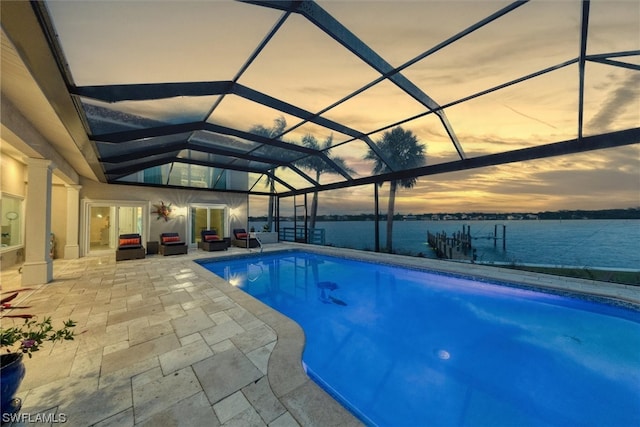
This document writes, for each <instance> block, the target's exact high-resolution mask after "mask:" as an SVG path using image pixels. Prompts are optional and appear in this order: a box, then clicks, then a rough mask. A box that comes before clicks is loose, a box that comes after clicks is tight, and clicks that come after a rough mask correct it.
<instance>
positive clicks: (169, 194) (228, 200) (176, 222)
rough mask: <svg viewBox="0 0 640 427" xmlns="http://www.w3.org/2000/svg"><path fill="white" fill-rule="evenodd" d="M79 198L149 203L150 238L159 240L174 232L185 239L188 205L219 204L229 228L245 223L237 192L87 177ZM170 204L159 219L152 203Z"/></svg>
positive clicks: (243, 200) (242, 197) (243, 204)
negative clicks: (225, 210)
mask: <svg viewBox="0 0 640 427" xmlns="http://www.w3.org/2000/svg"><path fill="white" fill-rule="evenodd" d="M81 185H82V189H81V190H80V199H81V200H95V201H98V200H100V201H103V200H104V201H106V200H114V201H122V202H126V201H136V202H146V203H148V204H149V215H150V218H149V235H148V239H149V240H158V239H159V237H160V234H161V233H165V232H176V233H180V235H181V236H184V237H185V238H186V236H187V232H188V224H187V213H188V212H187V210H188V207H189V205H191V204H221V205H226V206H228V207H229V211H230V218H229V228H230V229H231V230H232V229H234V228H239V227H241V228H245V227H246V226H247V206H246V204H247V196H246V195H243V194H236V193H226V192H218V191H203V190H189V189H174V188H161V187H144V186H134V185H118V184H103V183H99V182H95V181H90V180H86V179H85V180H82V181H81ZM160 202H164V203H165V205H169V204H171V208H172V213H171V216H170V217H169V218H170V219H169V220H168V221H165V220H164V219H158V215H157V214H156V213H154V211H155V207H154V205H160Z"/></svg>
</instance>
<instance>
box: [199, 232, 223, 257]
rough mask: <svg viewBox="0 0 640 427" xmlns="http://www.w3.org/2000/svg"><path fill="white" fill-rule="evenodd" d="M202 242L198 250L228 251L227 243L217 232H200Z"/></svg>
mask: <svg viewBox="0 0 640 427" xmlns="http://www.w3.org/2000/svg"><path fill="white" fill-rule="evenodd" d="M200 237H201V240H200V242H199V243H198V248H200V249H202V250H203V251H208V252H211V251H226V250H227V242H226V241H225V240H224V239H223V238H221V237H220V236H218V232H217V231H216V230H202V231H201V232H200Z"/></svg>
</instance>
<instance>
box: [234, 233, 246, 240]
mask: <svg viewBox="0 0 640 427" xmlns="http://www.w3.org/2000/svg"><path fill="white" fill-rule="evenodd" d="M246 238H247V233H236V239H246Z"/></svg>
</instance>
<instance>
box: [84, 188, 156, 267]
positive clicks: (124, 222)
mask: <svg viewBox="0 0 640 427" xmlns="http://www.w3.org/2000/svg"><path fill="white" fill-rule="evenodd" d="M148 210H149V207H148V204H147V203H142V202H140V203H130V202H112V201H101V202H96V201H83V218H84V221H83V224H84V227H83V230H82V235H83V239H82V242H83V245H82V248H81V249H82V252H83V254H84V255H97V254H101V253H105V252H113V251H114V250H115V249H117V247H118V238H119V236H120V235H121V234H129V233H137V234H140V235H142V241H143V242H146V230H147V218H148V216H149V215H148Z"/></svg>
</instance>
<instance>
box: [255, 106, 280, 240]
mask: <svg viewBox="0 0 640 427" xmlns="http://www.w3.org/2000/svg"><path fill="white" fill-rule="evenodd" d="M286 127H287V121H286V120H285V118H284V117H283V116H280V117H277V118H275V119H274V120H273V127H271V128H267V127H264V126H262V125H254V126H252V127H251V129H249V132H251V133H254V134H256V135H260V136H264V137H267V138H275V137H276V136H279V135H281V134H282V132H283V131H284V129H285V128H286ZM277 151H278V148H277V147H270V146H269V147H265V153H266V154H267V155H268V154H269V153H274V154H275V153H277ZM265 185H266V186H267V187H269V191H270V193H271V195H270V196H269V212H268V213H267V229H268V231H272V226H273V211H274V204H275V203H274V199H275V196H274V193H275V187H276V183H275V181H274V180H273V178H271V177H270V176H267V182H266V183H265Z"/></svg>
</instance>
